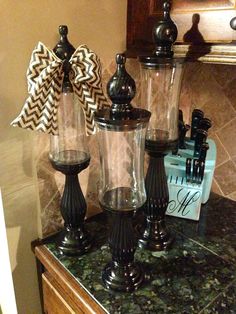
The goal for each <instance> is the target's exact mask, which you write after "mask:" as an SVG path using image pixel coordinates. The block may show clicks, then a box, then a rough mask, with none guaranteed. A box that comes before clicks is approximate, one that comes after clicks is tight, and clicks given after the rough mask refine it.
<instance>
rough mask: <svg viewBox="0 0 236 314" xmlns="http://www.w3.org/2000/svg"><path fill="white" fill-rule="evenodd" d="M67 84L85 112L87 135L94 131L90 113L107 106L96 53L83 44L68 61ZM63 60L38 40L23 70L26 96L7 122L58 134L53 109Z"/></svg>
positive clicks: (56, 104) (56, 100)
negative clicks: (27, 94) (25, 81)
mask: <svg viewBox="0 0 236 314" xmlns="http://www.w3.org/2000/svg"><path fill="white" fill-rule="evenodd" d="M69 62H70V64H71V68H72V72H73V74H74V75H72V78H71V83H72V86H73V90H74V92H75V93H76V95H77V96H78V98H79V100H80V103H81V105H82V108H83V110H84V114H85V121H86V133H87V135H90V134H93V133H95V124H94V119H93V113H94V111H95V110H96V109H97V108H103V107H105V106H108V103H107V99H106V97H105V96H104V94H103V91H102V86H101V65H100V61H99V58H98V56H97V55H96V54H95V53H94V52H93V51H91V50H90V49H89V48H88V47H87V46H85V45H82V46H79V47H78V48H77V49H76V50H75V52H74V53H73V55H72V56H71V58H70V60H69ZM63 77H64V73H63V61H62V60H61V59H59V58H58V57H57V56H56V55H55V53H54V52H53V51H52V50H49V49H48V48H47V47H46V46H45V45H44V44H43V43H41V42H39V43H38V45H37V47H36V48H35V49H34V50H33V52H32V56H31V60H30V64H29V68H28V70H27V81H28V92H29V96H28V98H27V99H26V102H25V104H24V106H23V108H22V110H21V112H20V114H19V116H18V117H17V118H16V119H15V120H13V121H12V123H11V125H13V126H19V127H21V128H25V129H31V130H37V131H42V132H45V133H49V134H53V135H58V122H57V109H58V104H59V100H60V95H61V92H62V82H63Z"/></svg>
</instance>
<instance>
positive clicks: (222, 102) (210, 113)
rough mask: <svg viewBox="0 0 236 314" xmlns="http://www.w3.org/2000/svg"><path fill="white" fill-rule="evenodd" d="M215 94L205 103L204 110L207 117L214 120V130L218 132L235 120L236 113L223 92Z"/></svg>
mask: <svg viewBox="0 0 236 314" xmlns="http://www.w3.org/2000/svg"><path fill="white" fill-rule="evenodd" d="M207 88H208V86H207ZM215 94H216V95H214V97H211V98H210V99H209V100H208V101H206V102H205V103H204V105H203V106H202V110H203V111H204V113H205V117H207V118H210V119H211V120H212V124H213V127H212V129H213V130H215V131H217V130H218V129H219V128H221V127H223V126H224V125H225V124H226V123H228V122H229V121H230V120H232V119H233V118H235V117H236V112H235V110H234V109H233V107H232V106H231V105H230V103H229V101H228V99H227V98H226V97H225V96H224V94H223V93H222V92H220V91H218V92H216V93H215ZM211 95H213V91H212V92H211Z"/></svg>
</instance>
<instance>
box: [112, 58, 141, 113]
mask: <svg viewBox="0 0 236 314" xmlns="http://www.w3.org/2000/svg"><path fill="white" fill-rule="evenodd" d="M125 62H126V57H125V55H124V54H117V55H116V65H117V67H116V72H115V74H114V75H113V76H112V77H111V79H110V80H109V82H108V84H107V94H108V96H109V98H110V99H111V101H112V106H111V110H112V112H113V113H114V114H116V113H117V114H125V113H129V112H130V111H131V109H132V105H131V104H130V102H131V100H132V99H133V98H134V96H135V93H136V86H135V82H134V80H133V78H132V77H131V76H130V75H129V74H128V73H127V71H126V69H125Z"/></svg>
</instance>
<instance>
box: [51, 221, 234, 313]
mask: <svg viewBox="0 0 236 314" xmlns="http://www.w3.org/2000/svg"><path fill="white" fill-rule="evenodd" d="M104 221H105V219H104V216H103V219H102V217H101V218H100V223H98V222H96V221H91V223H88V224H87V228H88V230H89V231H90V233H91V234H95V235H96V236H95V237H94V241H93V250H91V251H90V252H88V253H87V254H85V255H83V256H81V257H80V258H67V257H65V256H62V255H61V254H60V253H59V252H58V251H57V249H56V248H55V245H54V244H48V245H47V248H48V249H49V250H50V251H51V252H52V253H53V254H54V256H55V257H56V258H57V259H58V260H59V261H60V263H62V264H63V265H64V266H65V267H66V268H67V269H68V271H69V272H71V274H72V275H73V276H74V277H75V278H76V280H77V281H78V282H79V283H80V284H82V285H83V286H84V287H85V288H86V289H88V290H89V292H90V293H91V294H92V295H93V296H94V297H95V298H96V300H97V301H98V302H99V303H100V304H101V305H102V306H103V307H105V309H106V310H107V311H108V312H109V313H117V314H118V313H136V314H143V313H150V314H151V313H160V314H161V313H163V314H165V313H199V312H200V311H201V310H202V309H204V308H205V307H206V306H207V305H208V304H209V303H210V302H211V301H212V300H214V299H215V298H216V297H217V296H218V295H219V294H220V293H222V292H224V290H225V288H226V287H227V286H228V285H229V284H230V283H231V282H232V281H233V280H234V278H235V267H234V266H233V265H231V264H230V263H228V262H226V261H225V260H223V259H222V258H220V257H219V256H216V255H215V254H213V253H212V252H210V251H209V250H207V249H205V248H203V247H202V246H201V245H198V244H197V243H196V242H194V241H191V240H190V239H187V238H186V237H184V236H182V235H181V234H176V241H175V245H174V246H173V248H172V249H171V250H169V251H165V252H150V251H148V250H141V249H137V250H136V254H135V258H136V260H138V261H139V262H140V263H142V265H143V268H144V270H145V272H146V274H147V276H146V278H147V280H146V282H144V284H143V286H141V287H140V288H139V289H138V290H136V291H134V292H133V293H115V294H114V293H111V292H110V291H108V290H107V289H105V288H104V287H103V285H102V281H101V273H102V270H103V268H104V266H105V265H106V264H107V262H108V261H110V259H111V254H110V250H109V249H108V244H107V243H106V241H107V226H106V225H107V224H106V223H104Z"/></svg>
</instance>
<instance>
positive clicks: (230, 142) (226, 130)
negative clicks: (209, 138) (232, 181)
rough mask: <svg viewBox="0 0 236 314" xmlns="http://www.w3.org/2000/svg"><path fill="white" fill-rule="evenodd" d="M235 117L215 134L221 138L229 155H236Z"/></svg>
mask: <svg viewBox="0 0 236 314" xmlns="http://www.w3.org/2000/svg"><path fill="white" fill-rule="evenodd" d="M235 135H236V118H235V119H233V120H231V121H230V122H229V123H228V124H227V125H226V126H224V127H223V128H222V129H221V130H219V131H218V132H217V136H218V137H219V139H220V140H221V142H222V144H223V145H224V147H225V148H226V149H227V151H228V153H229V154H230V156H236V145H235Z"/></svg>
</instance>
